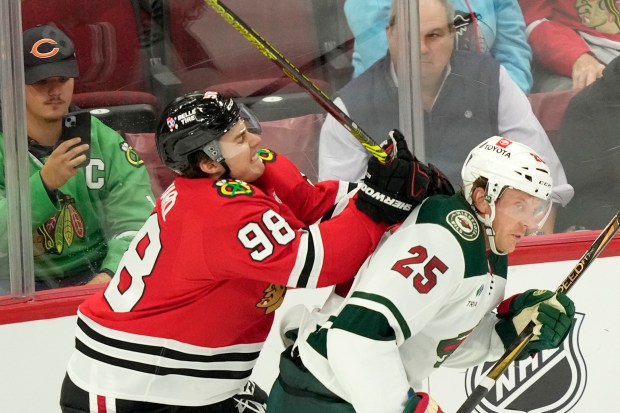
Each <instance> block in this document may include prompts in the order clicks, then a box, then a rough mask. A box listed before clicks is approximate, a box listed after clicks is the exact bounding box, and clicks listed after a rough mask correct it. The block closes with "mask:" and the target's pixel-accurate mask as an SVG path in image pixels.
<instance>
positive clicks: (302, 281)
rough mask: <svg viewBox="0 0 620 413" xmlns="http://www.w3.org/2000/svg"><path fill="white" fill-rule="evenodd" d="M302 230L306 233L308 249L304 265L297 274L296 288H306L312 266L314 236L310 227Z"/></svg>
mask: <svg viewBox="0 0 620 413" xmlns="http://www.w3.org/2000/svg"><path fill="white" fill-rule="evenodd" d="M304 231H306V233H307V234H308V242H307V244H308V250H307V251H306V260H305V262H304V267H303V268H302V269H301V273H300V274H299V279H298V280H297V286H296V287H297V288H306V287H307V286H308V280H309V279H310V274H311V273H312V268H313V267H314V259H315V257H314V255H315V254H314V250H315V246H314V237H313V236H312V231H310V228H308V227H306V228H304Z"/></svg>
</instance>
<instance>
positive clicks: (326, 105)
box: [204, 0, 389, 163]
mask: <svg viewBox="0 0 620 413" xmlns="http://www.w3.org/2000/svg"><path fill="white" fill-rule="evenodd" d="M204 2H205V3H206V4H207V5H209V6H210V7H211V8H212V9H213V10H215V11H216V12H217V14H219V15H220V16H222V18H223V19H224V20H226V21H227V22H228V23H229V24H230V25H231V26H232V27H234V28H235V29H236V30H237V31H238V32H239V33H241V34H242V35H243V37H245V38H246V39H247V40H248V41H249V42H250V43H252V44H253V45H254V46H256V48H257V49H258V50H259V51H260V52H261V53H262V54H264V55H265V56H267V58H268V59H269V60H271V61H272V62H273V63H275V64H276V65H277V66H278V67H280V69H282V71H283V72H284V74H285V75H286V76H288V77H289V78H290V79H291V80H292V81H294V82H295V83H297V84H299V86H301V87H302V88H304V89H305V90H306V92H308V93H309V94H310V96H312V97H313V98H314V100H315V101H316V102H317V103H318V104H319V105H320V106H321V107H322V108H323V109H325V110H326V111H327V112H328V113H329V114H330V115H332V116H333V117H334V118H335V119H336V120H337V121H338V122H339V123H340V124H341V125H342V126H344V127H345V129H347V130H348V131H349V132H350V133H351V134H352V135H353V136H354V137H355V138H356V139H357V140H358V141H359V142H360V143H361V144H362V146H364V148H366V150H367V151H368V152H370V154H371V155H372V156H374V157H375V158H377V159H378V160H379V162H381V163H386V162H388V161H389V160H388V154H387V153H385V151H384V150H383V149H382V148H381V147H380V146H379V145H378V144H377V143H376V142H375V141H374V140H373V139H372V138H371V137H370V136H369V135H368V134H367V133H366V132H364V131H363V130H362V129H361V128H360V127H359V126H357V124H356V123H355V122H354V121H353V120H352V119H351V118H350V117H349V116H347V114H346V113H344V111H342V110H341V109H340V108H339V107H338V106H336V104H335V103H334V102H333V101H332V100H331V99H330V98H329V97H328V96H327V95H326V94H325V93H324V92H323V91H322V90H321V89H319V87H318V86H316V85H315V84H314V83H312V81H311V80H310V79H308V77H306V75H304V74H303V73H302V72H301V71H300V70H299V69H297V68H296V67H295V66H293V64H292V63H291V62H289V61H288V60H287V59H286V58H285V57H284V56H282V54H281V53H280V52H279V51H277V50H276V49H275V48H274V47H273V46H271V45H270V44H269V43H268V42H267V41H266V40H265V39H263V38H262V37H261V35H259V34H258V33H257V32H256V31H255V30H254V29H252V28H251V27H250V26H248V25H247V24H246V23H245V22H244V21H243V20H241V19H240V18H239V16H237V15H236V14H235V13H233V12H232V11H231V10H230V9H229V8H228V7H227V6H225V5H224V4H222V2H221V1H219V0H204Z"/></svg>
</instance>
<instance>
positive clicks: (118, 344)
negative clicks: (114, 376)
mask: <svg viewBox="0 0 620 413" xmlns="http://www.w3.org/2000/svg"><path fill="white" fill-rule="evenodd" d="M77 325H78V327H79V328H80V329H81V330H82V331H83V332H84V334H86V335H87V336H88V337H90V338H91V339H93V340H94V341H97V342H99V343H101V344H105V345H107V346H110V347H114V348H118V349H121V350H127V351H133V352H136V353H143V354H150V355H156V356H161V357H165V358H168V359H173V360H179V361H190V362H200V363H215V362H234V361H241V362H244V361H253V360H256V359H257V358H258V355H259V352H258V351H253V352H250V353H225V354H216V355H212V356H205V355H201V354H190V353H184V352H182V351H178V350H172V349H170V348H167V347H159V346H150V345H147V344H137V343H130V342H128V341H123V340H118V339H114V338H110V337H107V336H104V335H103V334H101V333H99V332H97V331H95V330H93V329H92V328H91V327H90V326H88V324H86V322H84V320H82V319H80V318H78V321H77Z"/></svg>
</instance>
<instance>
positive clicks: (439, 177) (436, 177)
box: [426, 163, 454, 196]
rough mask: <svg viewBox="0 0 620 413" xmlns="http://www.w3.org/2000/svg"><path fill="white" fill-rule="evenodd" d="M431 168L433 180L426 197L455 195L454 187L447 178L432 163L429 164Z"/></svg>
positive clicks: (430, 172)
mask: <svg viewBox="0 0 620 413" xmlns="http://www.w3.org/2000/svg"><path fill="white" fill-rule="evenodd" d="M428 168H429V170H430V171H429V176H430V178H431V182H430V184H429V185H428V188H427V190H426V196H431V195H454V187H453V186H452V183H450V180H449V179H448V177H447V176H445V175H444V174H443V172H441V171H440V170H439V168H437V167H436V166H435V165H433V164H432V163H429V164H428Z"/></svg>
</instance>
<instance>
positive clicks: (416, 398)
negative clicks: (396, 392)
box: [403, 392, 443, 413]
mask: <svg viewBox="0 0 620 413" xmlns="http://www.w3.org/2000/svg"><path fill="white" fill-rule="evenodd" d="M403 413H443V410H441V407H439V405H438V404H437V402H436V401H435V400H433V398H432V397H431V396H429V395H428V394H426V393H424V392H417V393H416V394H414V395H413V396H411V397H410V398H409V401H408V402H407V404H406V405H405V410H403Z"/></svg>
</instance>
